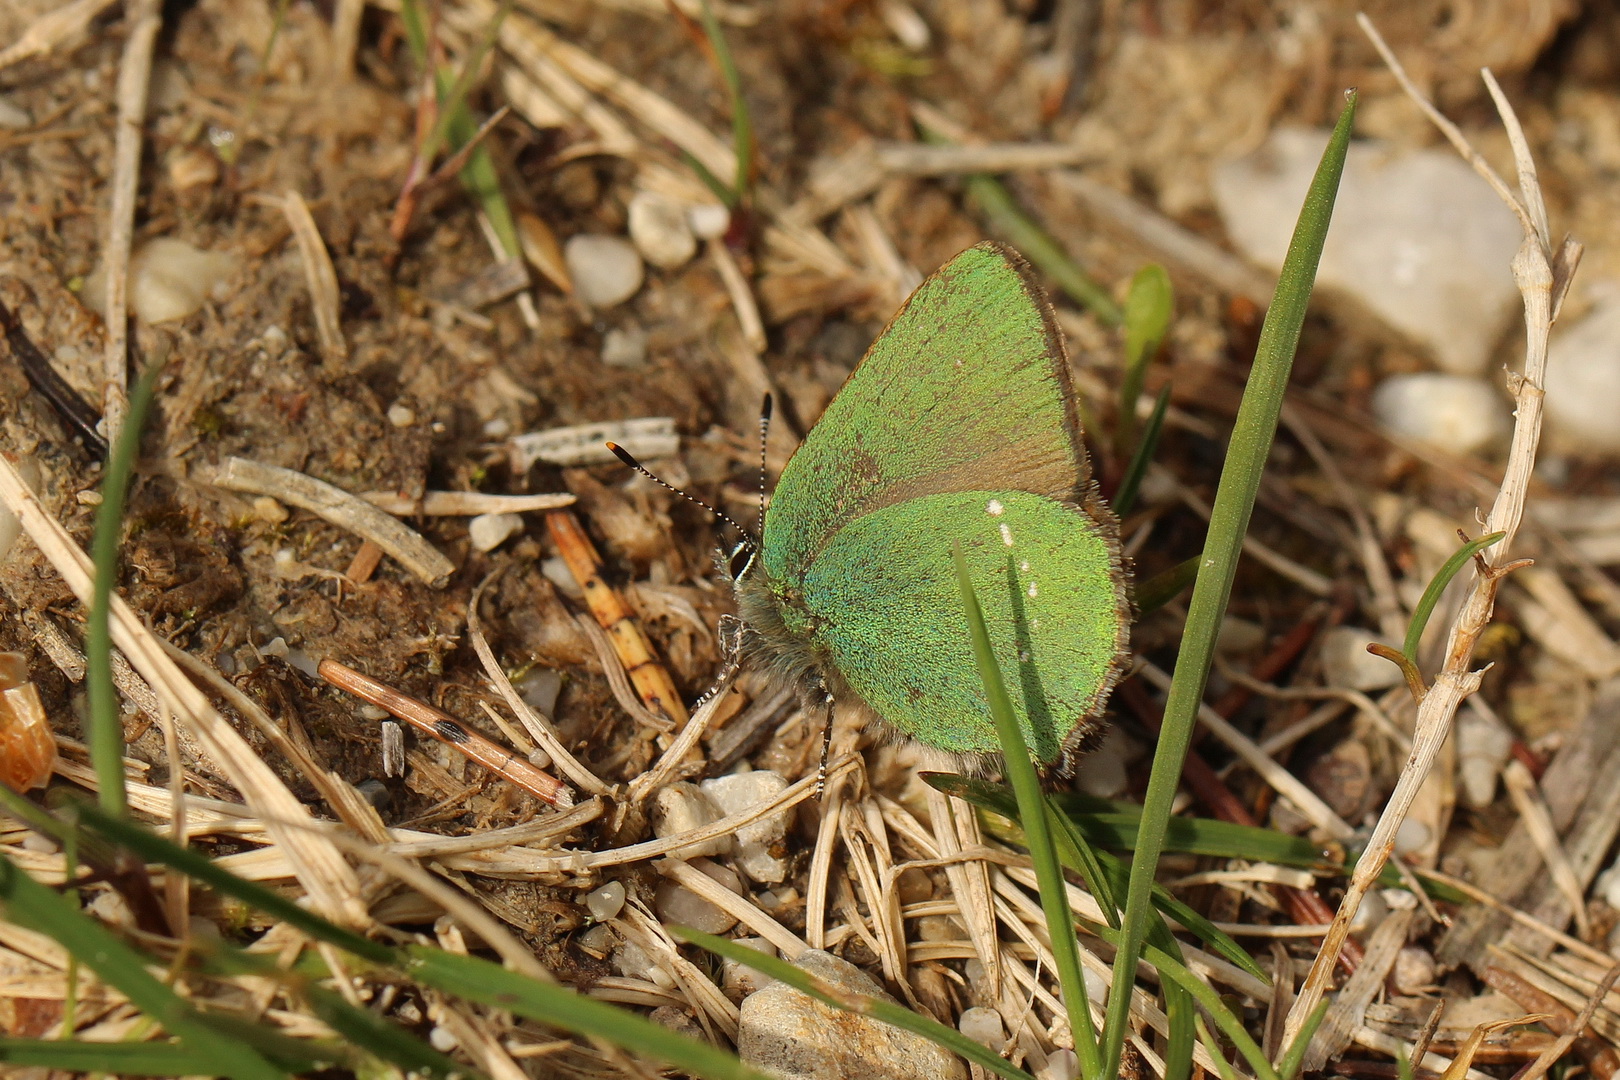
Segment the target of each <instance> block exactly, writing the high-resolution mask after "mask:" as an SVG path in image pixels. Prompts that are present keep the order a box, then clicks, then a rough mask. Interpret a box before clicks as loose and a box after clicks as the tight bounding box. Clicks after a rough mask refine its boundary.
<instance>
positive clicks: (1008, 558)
mask: <svg viewBox="0 0 1620 1080" xmlns="http://www.w3.org/2000/svg"><path fill="white" fill-rule="evenodd" d="M953 544H954V545H960V547H961V549H962V553H963V555H964V557H965V558H966V560H967V563H968V569H969V572H970V574H971V576H972V578H973V580H974V582H975V583H976V586H975V587H976V590H977V593H978V599H979V603H980V605H981V606H982V608H983V611H984V615H985V621H986V624H987V627H988V629H989V631H990V639H991V642H992V644H993V646H994V648H995V650H996V654H997V660H998V662H999V663H1000V666H1001V670H1002V675H1003V678H1004V679H1005V680H1006V684H1007V687H1008V690H1009V693H1010V694H1011V696H1012V699H1013V706H1014V711H1015V712H1016V713H1017V716H1018V720H1019V724H1020V726H1021V727H1022V728H1023V730H1024V737H1025V739H1026V740H1027V741H1028V743H1029V746H1030V749H1031V751H1033V752H1034V754H1035V756H1036V758H1037V759H1038V760H1041V761H1055V760H1057V759H1058V758H1059V756H1060V753H1061V751H1062V750H1063V749H1065V748H1066V746H1067V745H1068V744H1069V743H1070V742H1071V741H1072V738H1073V736H1074V735H1075V733H1076V731H1077V730H1080V731H1083V730H1084V729H1085V723H1084V722H1085V721H1086V720H1087V719H1089V718H1090V717H1092V716H1093V715H1095V714H1096V713H1097V712H1098V711H1099V709H1100V706H1101V702H1102V700H1103V698H1104V697H1105V696H1106V695H1107V692H1108V690H1109V689H1110V688H1111V687H1112V685H1113V683H1114V679H1115V677H1116V673H1117V671H1118V669H1119V665H1120V661H1121V659H1122V657H1123V655H1124V647H1125V619H1124V599H1123V596H1122V595H1121V592H1122V588H1121V586H1120V585H1119V582H1120V581H1121V580H1122V579H1121V576H1120V573H1119V554H1118V545H1117V544H1116V543H1115V542H1114V538H1113V536H1112V533H1111V531H1108V530H1104V529H1099V528H1097V527H1095V525H1094V524H1093V523H1092V522H1091V520H1090V519H1089V518H1087V517H1085V516H1084V515H1082V514H1081V513H1080V512H1079V511H1077V510H1076V509H1075V508H1074V507H1073V506H1070V505H1066V504H1063V503H1060V502H1057V501H1056V500H1053V499H1049V498H1046V497H1045V496H1041V495H1034V494H1031V493H1029V492H1025V491H967V492H952V493H946V494H940V495H928V496H923V497H921V498H917V499H912V500H910V501H908V502H904V503H900V504H896V505H893V506H887V507H884V508H883V509H880V510H877V511H874V512H873V513H871V514H868V515H865V516H863V517H861V518H857V519H856V520H855V521H853V522H851V523H850V524H849V525H848V526H846V527H845V528H843V529H841V530H839V531H838V533H836V534H835V535H834V536H833V538H832V541H831V542H830V543H829V544H828V545H827V546H826V548H825V549H823V551H822V553H821V556H820V557H819V558H818V559H817V560H816V562H815V564H814V565H813V566H811V567H810V569H809V571H808V572H807V573H806V575H805V580H804V604H805V608H806V609H807V610H808V612H809V614H810V620H809V623H810V625H809V626H807V627H805V628H803V629H804V630H806V631H807V632H808V633H809V635H810V637H811V639H812V641H813V642H814V644H815V647H816V649H817V651H818V652H821V653H823V654H824V655H825V656H826V657H827V658H828V660H829V661H830V666H831V667H832V668H834V669H836V670H837V672H838V673H839V675H840V676H841V677H842V679H843V681H844V683H845V684H846V685H847V688H848V689H849V690H850V691H853V692H854V693H855V694H856V695H857V696H859V697H860V698H861V700H862V701H863V702H865V704H866V705H867V706H869V707H870V708H871V709H872V711H873V712H874V713H876V714H877V716H878V717H880V718H881V719H882V720H884V721H885V722H886V723H888V724H889V725H890V726H891V727H893V728H895V729H897V730H898V731H900V732H901V733H903V734H905V735H908V736H910V737H912V738H915V739H917V740H918V741H920V742H924V743H927V744H928V745H930V746H933V747H936V748H938V749H941V750H947V751H952V752H957V753H965V754H981V753H989V752H993V751H995V750H996V749H997V741H996V734H995V728H994V725H993V724H992V722H991V719H990V714H989V711H988V707H987V705H986V701H985V694H984V688H983V684H982V682H981V680H980V679H979V677H978V674H977V669H976V667H975V664H974V659H973V647H972V639H971V638H970V636H969V632H968V626H967V618H966V615H965V614H964V608H963V603H962V596H961V593H960V591H959V587H958V584H957V579H956V574H955V572H954V570H953V569H952V556H951V550H952V546H953Z"/></svg>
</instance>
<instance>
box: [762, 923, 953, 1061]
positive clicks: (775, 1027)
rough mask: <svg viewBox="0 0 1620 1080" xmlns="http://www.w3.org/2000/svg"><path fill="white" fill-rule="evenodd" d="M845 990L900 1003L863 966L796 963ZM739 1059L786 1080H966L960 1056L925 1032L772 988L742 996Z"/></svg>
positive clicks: (814, 959) (831, 959)
mask: <svg viewBox="0 0 1620 1080" xmlns="http://www.w3.org/2000/svg"><path fill="white" fill-rule="evenodd" d="M795 963H796V965H797V966H798V967H800V968H802V969H804V970H805V971H807V972H809V973H810V974H812V975H814V976H816V977H817V978H821V979H825V980H826V981H828V982H830V983H832V984H834V985H835V986H837V987H838V988H839V989H841V990H843V991H845V992H847V993H855V994H863V995H866V996H869V997H875V998H881V999H883V1000H884V1001H891V1002H892V1001H894V999H893V998H892V997H890V996H889V995H888V994H886V993H884V992H883V988H882V987H880V986H878V984H877V983H876V982H874V981H873V980H872V978H871V976H869V975H867V974H866V973H865V972H863V971H862V970H861V969H860V968H858V967H856V966H855V965H854V964H851V963H849V962H848V961H845V960H840V959H839V958H838V957H836V956H833V955H832V954H831V953H826V952H822V951H821V950H820V949H811V950H810V951H808V952H806V953H804V954H803V955H802V956H800V957H799V959H798V960H797V961H796V962H795ZM737 1055H738V1056H739V1057H741V1058H742V1059H743V1061H744V1062H746V1063H748V1064H749V1065H753V1066H755V1067H756V1068H759V1069H763V1070H765V1071H766V1072H769V1073H771V1074H773V1075H775V1076H778V1077H782V1078H783V1080H967V1075H968V1071H967V1067H966V1066H965V1065H964V1064H963V1063H962V1062H961V1061H960V1060H958V1059H957V1057H956V1056H955V1055H954V1054H952V1053H950V1052H949V1051H947V1050H945V1049H943V1048H942V1047H940V1046H937V1045H935V1044H934V1043H932V1042H929V1041H928V1040H927V1039H925V1038H923V1037H922V1036H920V1035H913V1034H911V1033H910V1032H906V1031H901V1030H900V1029H899V1028H897V1027H892V1026H890V1025H888V1024H885V1023H883V1022H882V1021H879V1020H876V1019H873V1018H871V1017H866V1016H860V1015H858V1014H855V1013H849V1012H841V1011H838V1010H835V1009H833V1008H830V1007H829V1006H826V1005H823V1004H821V1003H820V1002H819V1001H816V1000H814V999H813V998H811V997H810V996H808V995H807V994H801V993H800V992H799V991H797V990H795V989H793V988H792V987H791V986H788V985H787V984H786V983H774V984H772V985H770V986H767V987H765V988H764V989H762V990H760V991H758V992H757V993H753V994H750V995H749V996H748V997H746V998H744V999H743V1002H742V1006H741V1008H740V1010H739V1018H738V1025H737Z"/></svg>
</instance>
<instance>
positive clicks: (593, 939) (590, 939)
mask: <svg viewBox="0 0 1620 1080" xmlns="http://www.w3.org/2000/svg"><path fill="white" fill-rule="evenodd" d="M618 940H619V937H618V935H617V934H615V933H614V932H613V928H612V927H611V926H608V925H607V924H605V923H597V924H596V925H595V926H593V927H590V928H589V929H587V930H585V931H583V932H581V933H579V934H577V935H575V937H574V944H575V945H577V946H579V947H580V949H582V950H583V951H584V952H586V953H588V954H589V955H591V956H594V957H596V958H597V959H598V960H606V959H607V958H608V954H610V953H611V952H612V951H613V946H614V945H615V944H617V943H618Z"/></svg>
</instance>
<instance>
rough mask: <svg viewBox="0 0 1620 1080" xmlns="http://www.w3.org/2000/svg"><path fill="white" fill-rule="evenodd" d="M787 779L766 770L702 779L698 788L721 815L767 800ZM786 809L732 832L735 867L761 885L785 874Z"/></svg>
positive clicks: (736, 812)
mask: <svg viewBox="0 0 1620 1080" xmlns="http://www.w3.org/2000/svg"><path fill="white" fill-rule="evenodd" d="M787 786H788V782H787V779H786V778H785V777H783V776H781V775H780V774H778V773H774V772H771V771H769V770H767V769H756V770H754V771H753V772H745V773H732V774H730V775H729V776H717V777H715V778H714V779H713V780H705V781H703V784H702V791H703V793H704V794H705V795H707V796H708V797H709V798H710V799H712V800H713V801H714V804H715V805H716V806H718V807H719V808H720V812H721V816H722V817H730V816H731V815H732V814H740V813H745V812H746V811H748V810H751V809H753V808H754V807H756V806H758V805H760V804H761V803H765V802H769V801H770V800H772V799H774V798H776V796H778V795H780V794H781V793H782V792H783V791H785V790H786V789H787ZM787 826H788V812H787V811H786V810H780V811H777V812H776V813H774V814H770V815H768V816H766V817H763V818H761V819H760V820H758V821H755V822H751V823H750V824H747V825H744V826H743V827H742V828H740V829H738V830H737V832H736V843H737V848H736V850H737V868H738V869H739V870H741V871H742V872H743V873H745V874H747V875H748V876H749V877H750V878H752V879H753V880H755V881H757V882H759V883H760V884H762V885H775V884H778V883H780V882H781V881H783V880H784V879H786V877H787V859H786V858H785V856H786V854H787V852H786V850H785V847H784V844H783V838H784V837H785V836H786V835H787Z"/></svg>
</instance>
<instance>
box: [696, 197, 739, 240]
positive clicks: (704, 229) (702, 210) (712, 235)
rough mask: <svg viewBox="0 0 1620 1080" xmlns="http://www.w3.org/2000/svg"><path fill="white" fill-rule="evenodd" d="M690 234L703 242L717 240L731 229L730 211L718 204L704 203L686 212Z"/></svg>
mask: <svg viewBox="0 0 1620 1080" xmlns="http://www.w3.org/2000/svg"><path fill="white" fill-rule="evenodd" d="M686 220H687V221H688V222H690V223H691V225H692V232H693V233H694V234H696V235H697V236H698V237H700V238H702V239H704V240H717V239H719V238H720V237H722V236H724V235H726V230H727V229H729V228H731V211H730V210H727V209H726V208H725V207H723V206H721V205H719V204H718V203H704V204H702V205H701V206H694V207H692V209H690V210H688V211H687V212H686Z"/></svg>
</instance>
